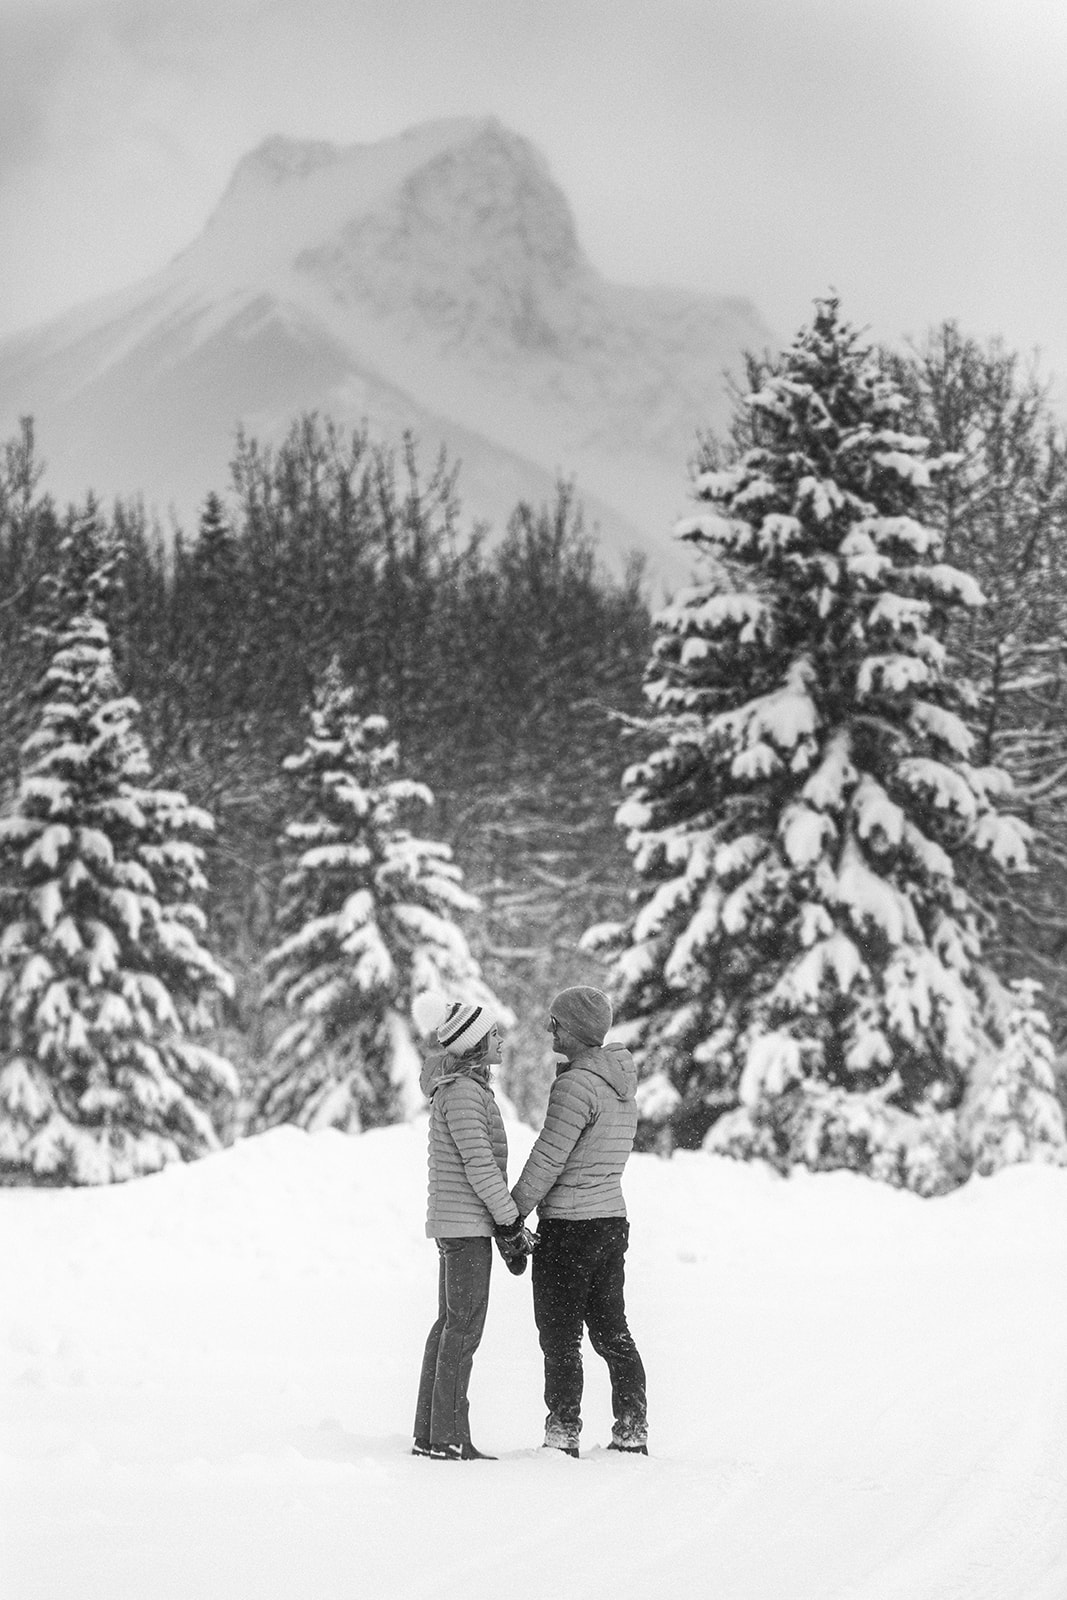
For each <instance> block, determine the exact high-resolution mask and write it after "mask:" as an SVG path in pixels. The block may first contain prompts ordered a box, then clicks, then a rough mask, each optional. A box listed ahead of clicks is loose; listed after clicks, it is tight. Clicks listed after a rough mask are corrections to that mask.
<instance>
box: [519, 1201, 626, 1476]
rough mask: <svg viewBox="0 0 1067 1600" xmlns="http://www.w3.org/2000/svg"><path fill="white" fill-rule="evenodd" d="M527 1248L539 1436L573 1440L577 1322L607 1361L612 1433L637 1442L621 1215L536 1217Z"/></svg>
mask: <svg viewBox="0 0 1067 1600" xmlns="http://www.w3.org/2000/svg"><path fill="white" fill-rule="evenodd" d="M537 1231H538V1234H539V1236H540V1243H539V1244H538V1246H537V1249H536V1250H535V1251H534V1253H533V1267H532V1276H533V1303H534V1318H535V1319H536V1322H537V1332H538V1335H539V1337H540V1341H541V1349H542V1351H543V1352H544V1357H545V1405H546V1406H547V1407H548V1419H547V1423H546V1440H549V1439H551V1440H552V1441H553V1442H556V1443H560V1442H566V1443H570V1444H577V1442H578V1435H579V1433H580V1431H581V1426H582V1418H581V1409H582V1329H583V1327H585V1328H588V1329H589V1341H590V1343H591V1344H592V1346H593V1349H594V1350H595V1351H596V1353H597V1355H598V1356H601V1357H603V1359H604V1361H606V1362H607V1367H608V1376H609V1378H610V1380H611V1405H612V1410H613V1412H614V1415H615V1427H614V1429H613V1433H612V1437H613V1438H614V1439H615V1441H616V1442H618V1443H625V1444H631V1445H635V1444H644V1442H645V1437H646V1432H647V1422H646V1413H647V1403H646V1398H645V1369H644V1367H643V1366H642V1364H641V1357H640V1355H639V1354H638V1352H637V1346H636V1345H635V1344H634V1341H633V1338H632V1337H631V1334H630V1330H629V1328H628V1327H627V1325H626V1307H625V1304H624V1297H623V1290H624V1279H625V1260H626V1246H627V1243H628V1241H629V1237H630V1225H629V1223H628V1222H627V1221H626V1219H625V1217H594V1218H591V1219H590V1220H589V1221H585V1222H566V1221H563V1220H559V1221H557V1220H555V1219H542V1221H541V1222H540V1223H539V1224H538V1229H537Z"/></svg>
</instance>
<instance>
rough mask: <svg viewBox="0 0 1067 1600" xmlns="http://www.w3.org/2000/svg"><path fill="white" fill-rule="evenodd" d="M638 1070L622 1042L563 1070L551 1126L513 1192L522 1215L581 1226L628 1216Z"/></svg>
mask: <svg viewBox="0 0 1067 1600" xmlns="http://www.w3.org/2000/svg"><path fill="white" fill-rule="evenodd" d="M636 1089H637V1069H636V1067H635V1066H634V1063H633V1057H632V1056H631V1055H630V1052H629V1051H628V1050H626V1049H624V1047H623V1046H622V1045H621V1044H605V1045H600V1046H594V1047H590V1048H589V1049H587V1050H583V1051H582V1053H581V1054H580V1055H577V1056H575V1058H574V1060H573V1061H572V1062H571V1064H570V1065H569V1066H567V1067H563V1068H561V1070H560V1072H559V1074H558V1076H557V1077H556V1081H555V1083H553V1085H552V1092H551V1094H550V1095H549V1097H548V1110H547V1111H546V1113H545V1125H544V1127H543V1128H542V1130H541V1132H540V1134H539V1135H538V1138H537V1142H536V1143H535V1145H534V1147H533V1149H532V1150H531V1151H530V1155H529V1159H528V1160H527V1162H526V1165H525V1166H524V1167H523V1169H522V1176H521V1177H520V1178H519V1181H518V1183H517V1184H516V1185H515V1187H514V1189H513V1190H512V1193H513V1194H514V1196H515V1204H516V1205H517V1206H518V1208H519V1213H520V1215H521V1216H523V1217H526V1216H528V1215H529V1213H530V1212H531V1211H533V1210H534V1208H535V1207H536V1208H537V1214H538V1216H539V1217H541V1218H542V1219H543V1218H546V1217H558V1218H563V1219H566V1220H568V1221H572V1222H580V1221H583V1220H586V1219H589V1218H592V1217H624V1216H625V1215H626V1202H625V1201H624V1199H623V1197H622V1183H621V1178H622V1169H623V1167H625V1165H626V1162H627V1160H628V1158H629V1155H630V1151H631V1150H632V1149H633V1144H634V1134H635V1133H636V1132H637V1102H636V1100H635V1099H634V1094H635V1092H636Z"/></svg>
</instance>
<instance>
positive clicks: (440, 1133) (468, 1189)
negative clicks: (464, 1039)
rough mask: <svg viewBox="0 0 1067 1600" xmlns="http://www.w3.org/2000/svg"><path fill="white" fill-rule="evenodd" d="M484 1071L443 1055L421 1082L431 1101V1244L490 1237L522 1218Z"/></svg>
mask: <svg viewBox="0 0 1067 1600" xmlns="http://www.w3.org/2000/svg"><path fill="white" fill-rule="evenodd" d="M487 1080H488V1072H487V1071H486V1070H485V1069H484V1068H483V1069H482V1070H481V1071H480V1072H479V1070H478V1069H477V1068H472V1067H463V1066H462V1065H461V1064H460V1063H459V1062H458V1061H457V1059H456V1057H455V1056H450V1055H446V1054H445V1053H444V1052H443V1051H442V1052H440V1053H435V1054H434V1055H432V1056H430V1057H429V1058H428V1060H427V1061H426V1063H425V1065H424V1066H423V1069H422V1074H421V1077H420V1080H419V1081H420V1083H421V1085H422V1092H423V1094H425V1095H427V1096H428V1097H429V1100H430V1139H429V1159H430V1196H429V1203H428V1206H427V1211H426V1232H427V1235H428V1236H429V1237H430V1238H431V1239H470V1238H481V1237H486V1236H489V1235H491V1234H492V1233H493V1229H494V1226H495V1225H496V1224H497V1223H500V1224H507V1223H509V1222H514V1221H515V1218H516V1216H517V1215H518V1213H517V1211H516V1208H515V1202H514V1200H512V1198H511V1196H510V1194H509V1193H508V1182H507V1174H508V1139H507V1134H506V1133H505V1132H504V1123H503V1120H502V1118H501V1116H500V1111H499V1109H498V1107H497V1103H496V1101H495V1100H494V1098H493V1091H492V1089H490V1087H489V1084H488V1081H487Z"/></svg>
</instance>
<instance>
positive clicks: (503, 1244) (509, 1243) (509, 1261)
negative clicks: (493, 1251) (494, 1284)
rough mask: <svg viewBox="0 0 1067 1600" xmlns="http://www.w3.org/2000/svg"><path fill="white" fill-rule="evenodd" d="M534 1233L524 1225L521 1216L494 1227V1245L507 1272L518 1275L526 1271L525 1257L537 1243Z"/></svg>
mask: <svg viewBox="0 0 1067 1600" xmlns="http://www.w3.org/2000/svg"><path fill="white" fill-rule="evenodd" d="M538 1242H539V1241H538V1238H537V1235H536V1233H532V1232H531V1231H530V1229H529V1228H527V1227H526V1225H525V1224H524V1222H523V1220H522V1218H521V1217H516V1218H515V1221H514V1222H508V1223H505V1224H504V1225H503V1226H502V1227H498V1228H497V1229H496V1247H497V1249H498V1250H499V1251H500V1254H501V1256H502V1257H503V1260H504V1265H505V1266H506V1267H507V1269H508V1271H509V1272H513V1273H514V1274H515V1276H516V1277H519V1276H520V1275H521V1274H522V1273H524V1272H525V1271H526V1258H527V1256H528V1255H529V1254H530V1252H531V1250H534V1249H535V1248H536V1247H537V1244H538Z"/></svg>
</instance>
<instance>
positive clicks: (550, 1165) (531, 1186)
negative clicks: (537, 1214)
mask: <svg viewBox="0 0 1067 1600" xmlns="http://www.w3.org/2000/svg"><path fill="white" fill-rule="evenodd" d="M595 1112H596V1101H595V1099H594V1097H593V1095H592V1094H591V1093H590V1090H589V1087H588V1084H587V1083H585V1082H584V1081H583V1078H581V1077H579V1076H578V1075H577V1074H572V1073H570V1072H562V1073H560V1075H559V1077H558V1078H557V1079H556V1081H555V1083H554V1084H553V1085H552V1092H551V1093H550V1095H549V1097H548V1110H547V1111H546V1112H545V1125H544V1127H543V1128H542V1129H541V1132H540V1133H539V1134H538V1136H537V1141H536V1143H535V1144H534V1147H533V1149H532V1150H531V1151H530V1154H529V1156H528V1157H527V1158H526V1165H525V1166H524V1167H523V1169H522V1174H521V1176H520V1178H519V1181H518V1183H517V1184H516V1185H515V1188H514V1189H513V1191H512V1193H513V1194H514V1196H515V1204H516V1205H517V1206H518V1208H519V1215H520V1216H523V1217H526V1216H529V1214H530V1212H531V1211H533V1210H534V1209H535V1208H536V1207H537V1205H538V1204H539V1203H540V1202H541V1201H542V1200H543V1199H544V1197H545V1195H546V1194H547V1193H548V1191H549V1190H550V1189H551V1187H552V1185H553V1184H554V1183H555V1181H556V1179H557V1178H558V1177H559V1175H560V1173H561V1172H562V1171H563V1168H564V1167H565V1166H566V1164H567V1158H568V1157H569V1156H570V1153H571V1151H572V1150H573V1149H574V1147H575V1145H576V1144H577V1143H578V1140H579V1139H580V1138H581V1136H582V1134H583V1133H584V1132H585V1130H586V1128H587V1127H588V1125H589V1123H590V1122H591V1121H592V1118H593V1116H594V1114H595Z"/></svg>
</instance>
